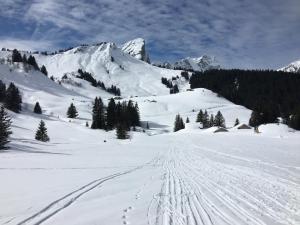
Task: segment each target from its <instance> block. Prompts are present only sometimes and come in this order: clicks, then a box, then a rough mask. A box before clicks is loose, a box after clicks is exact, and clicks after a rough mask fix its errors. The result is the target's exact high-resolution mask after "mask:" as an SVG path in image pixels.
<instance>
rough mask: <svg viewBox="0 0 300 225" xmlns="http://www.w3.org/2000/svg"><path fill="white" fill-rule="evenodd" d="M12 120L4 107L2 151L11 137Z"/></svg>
mask: <svg viewBox="0 0 300 225" xmlns="http://www.w3.org/2000/svg"><path fill="white" fill-rule="evenodd" d="M10 126H11V119H10V117H9V115H8V114H7V112H6V111H5V109H4V107H3V106H1V108H0V150H1V149H4V148H5V145H6V144H7V143H9V140H8V138H9V136H10V135H11V133H12V132H11V130H10Z"/></svg>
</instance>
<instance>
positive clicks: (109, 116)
mask: <svg viewBox="0 0 300 225" xmlns="http://www.w3.org/2000/svg"><path fill="white" fill-rule="evenodd" d="M116 122H117V120H116V103H115V100H114V99H113V98H111V99H110V100H109V103H108V106H107V111H106V126H107V129H109V130H111V129H113V128H114V127H115V126H116Z"/></svg>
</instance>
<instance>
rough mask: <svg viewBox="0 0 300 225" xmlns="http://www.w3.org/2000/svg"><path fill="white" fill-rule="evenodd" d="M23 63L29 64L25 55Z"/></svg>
mask: <svg viewBox="0 0 300 225" xmlns="http://www.w3.org/2000/svg"><path fill="white" fill-rule="evenodd" d="M22 62H23V63H28V61H27V56H26V55H25V54H23V57H22Z"/></svg>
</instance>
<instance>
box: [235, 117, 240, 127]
mask: <svg viewBox="0 0 300 225" xmlns="http://www.w3.org/2000/svg"><path fill="white" fill-rule="evenodd" d="M239 124H240V120H239V119H238V118H236V120H235V122H234V126H237V125H239Z"/></svg>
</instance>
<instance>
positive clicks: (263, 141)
mask: <svg viewBox="0 0 300 225" xmlns="http://www.w3.org/2000/svg"><path fill="white" fill-rule="evenodd" d="M22 54H23V53H22ZM27 54H28V53H27ZM34 56H35V58H36V59H37V61H38V64H39V65H40V66H41V65H43V64H44V65H46V68H47V70H48V74H49V76H51V75H53V76H54V77H56V82H55V81H52V80H51V79H50V78H49V76H48V77H47V76H45V75H44V74H42V73H41V72H40V71H38V70H34V69H33V68H31V67H28V66H26V64H23V63H12V62H11V52H10V51H0V80H2V81H3V82H4V83H5V84H6V85H7V86H8V85H9V83H10V82H14V83H15V85H16V86H17V87H18V88H19V90H20V92H21V95H22V100H23V103H22V107H23V109H22V111H21V113H14V112H12V111H8V113H9V114H10V116H11V117H12V121H13V124H12V131H13V134H12V136H11V142H10V143H9V144H8V146H9V147H10V149H8V150H0V165H1V168H0V180H1V181H4V182H1V188H0V199H1V201H0V210H1V216H0V224H6V225H14V224H20V225H21V224H27V225H30V224H32V225H33V224H53V225H74V224H75V225H86V224H107V225H119V224H139V225H153V224H156V225H166V224H174V225H175V224H182V225H187V224H191V225H196V224H232V225H235V224H245V225H248V224H249V225H252V224H283V225H288V224H299V222H300V219H299V218H300V211H299V210H298V209H299V208H300V195H299V184H300V182H299V180H300V175H299V174H300V173H299V168H300V166H299V165H300V151H299V149H300V142H299V136H300V132H298V131H295V130H293V129H290V128H288V127H287V126H286V125H283V124H266V125H261V126H259V131H260V133H256V132H254V129H253V128H251V129H245V130H243V129H238V126H234V124H235V120H236V118H238V119H239V121H240V122H241V123H248V121H249V117H250V114H251V110H249V109H247V108H245V107H243V106H240V105H236V104H233V103H232V102H230V101H228V100H226V99H224V98H222V97H220V96H219V95H217V94H216V93H213V92H212V91H210V90H207V89H203V88H199V89H193V90H191V89H188V87H189V86H188V83H184V79H182V80H181V79H180V78H181V77H180V73H181V71H174V70H169V69H163V68H158V67H155V66H152V65H150V64H148V63H146V62H144V61H142V60H139V59H137V58H135V57H133V56H131V55H129V54H127V53H124V52H123V51H122V49H121V48H118V47H117V46H116V45H115V44H113V43H101V44H98V45H90V46H79V47H76V48H73V49H71V50H68V51H65V52H61V53H58V54H54V55H42V54H35V55H34ZM200 61H201V60H200V59H198V60H194V61H193V60H189V63H190V66H192V68H196V66H197V68H202V69H204V68H208V67H210V65H211V64H210V63H209V62H210V61H209V60H204V59H203V60H202V61H201V62H203V64H201V66H200V65H198V63H199V62H200ZM193 62H194V64H193ZM196 62H198V63H196ZM204 62H206V63H204ZM205 65H206V66H205ZM79 68H81V69H82V70H85V71H88V72H90V73H91V74H92V75H93V77H94V78H95V79H97V80H101V81H103V82H105V84H107V85H109V84H114V85H117V86H118V87H120V88H121V92H122V99H121V100H120V101H124V100H126V101H128V100H132V101H134V102H137V103H138V105H139V111H140V116H141V123H142V124H141V127H136V130H137V131H133V130H132V131H130V132H129V134H130V139H128V140H118V139H116V131H115V130H111V131H105V130H102V129H90V127H86V124H89V125H90V124H91V122H92V102H93V99H94V98H95V97H96V96H100V97H101V98H102V99H103V102H104V104H105V105H107V103H108V100H109V99H110V98H111V97H113V96H112V95H111V94H109V93H107V92H106V91H104V90H101V89H99V88H96V87H93V86H91V85H90V83H89V82H87V81H85V80H82V79H79V78H78V77H77V75H78V73H77V71H78V69H79ZM177 75H178V76H179V78H177ZM161 77H166V78H169V79H171V78H172V77H174V79H175V81H176V82H178V83H180V85H179V86H181V87H182V88H181V92H180V93H177V94H169V89H168V88H166V87H165V86H164V85H163V84H161ZM58 81H59V82H58ZM181 82H183V83H182V84H181ZM131 95H132V96H131ZM37 101H38V102H39V103H40V105H41V107H42V114H35V113H33V107H34V104H35V102H37ZM116 101H118V100H116ZM70 103H73V104H74V105H75V106H76V109H77V111H78V114H79V116H78V117H77V118H73V119H70V118H67V115H66V111H67V108H68V106H69V105H70ZM200 109H202V110H206V111H207V112H208V114H209V115H211V114H214V115H216V114H217V112H218V111H221V112H222V114H223V115H224V118H225V120H226V126H227V130H228V132H223V133H214V132H215V131H216V130H217V127H211V128H208V129H199V128H200V127H201V124H200V123H198V122H196V118H197V114H198V112H199V111H200ZM178 114H180V115H181V117H182V118H183V119H184V121H186V120H187V118H189V120H190V122H189V123H186V124H185V128H184V129H182V130H180V131H178V132H173V126H174V119H175V117H176V115H178ZM41 119H42V120H44V121H45V123H46V127H47V129H48V135H49V137H50V141H49V142H46V143H45V142H39V141H37V140H35V138H34V136H35V132H36V129H37V126H38V124H39V122H40V120H41ZM146 124H149V129H148V128H147V126H146Z"/></svg>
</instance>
